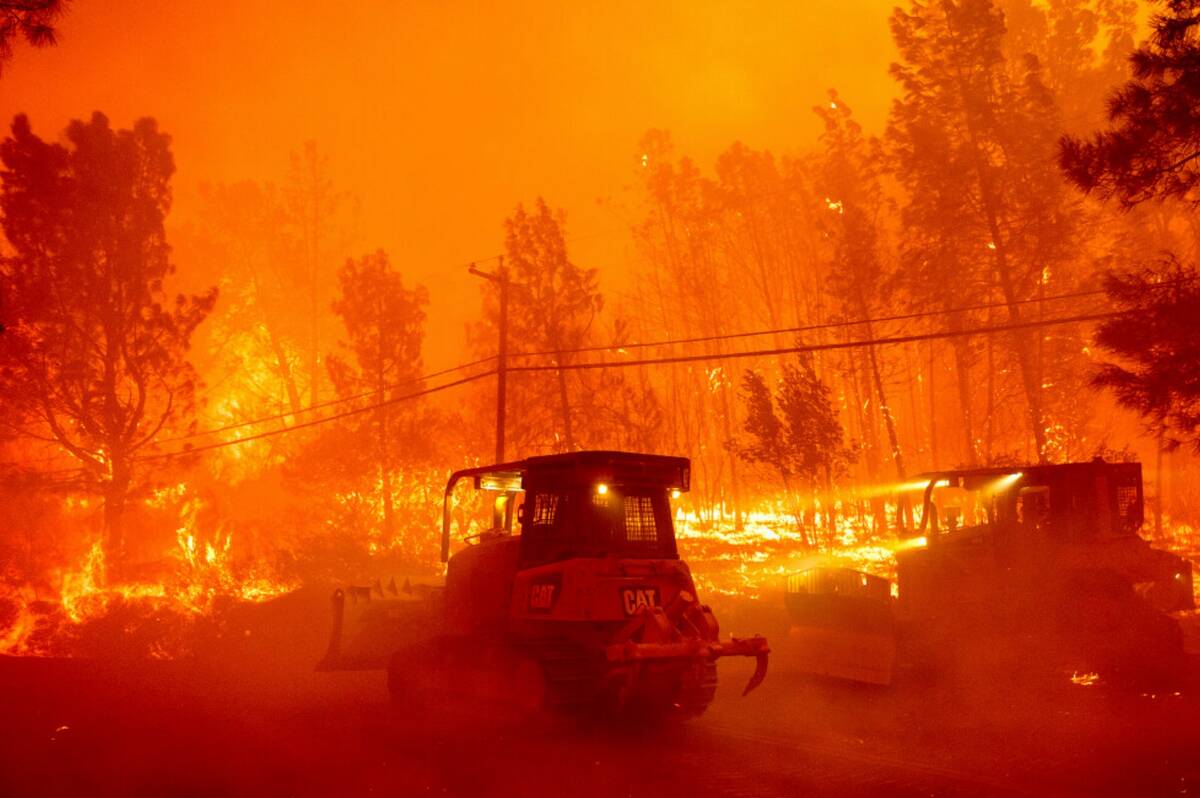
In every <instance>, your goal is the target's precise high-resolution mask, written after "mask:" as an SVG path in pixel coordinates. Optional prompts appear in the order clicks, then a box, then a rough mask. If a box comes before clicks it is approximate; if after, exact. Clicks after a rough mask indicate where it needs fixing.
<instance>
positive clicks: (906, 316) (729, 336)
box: [509, 288, 1105, 357]
mask: <svg viewBox="0 0 1200 798" xmlns="http://www.w3.org/2000/svg"><path fill="white" fill-rule="evenodd" d="M1103 293H1105V291H1104V289H1103V288H1096V289H1092V290H1088V291H1075V292H1072V293H1067V294H1054V295H1051V296H1045V297H1037V298H1032V299H1018V300H1014V301H1012V302H989V303H986V304H980V305H966V306H964V307H961V308H951V309H947V310H926V311H921V312H914V313H902V314H898V315H895V316H880V317H878V318H868V319H847V320H843V321H830V322H822V323H820V324H807V325H803V326H799V327H781V328H778V329H772V330H751V331H747V332H737V333H723V334H718V335H701V336H696V337H693V338H672V339H666V340H661V341H644V342H640V343H629V344H617V345H608V346H584V347H579V348H576V349H561V350H560V349H547V350H543V351H539V352H510V353H509V356H510V357H542V356H546V355H573V354H580V353H584V352H615V351H617V350H621V349H645V348H648V347H657V346H671V345H674V344H696V343H705V342H708V341H732V340H736V339H740V338H757V337H761V336H764V335H781V334H783V333H797V332H811V331H813V330H827V329H834V328H839V327H859V326H862V325H865V324H884V323H887V322H893V321H909V320H912V319H922V318H929V317H932V316H948V315H950V314H953V313H963V312H966V311H972V310H988V309H992V308H1005V307H1009V306H1010V305H1028V304H1031V303H1034V302H1051V301H1055V300H1059V299H1075V298H1078V297H1085V296H1095V295H1097V294H1103Z"/></svg>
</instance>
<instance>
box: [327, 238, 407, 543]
mask: <svg viewBox="0 0 1200 798" xmlns="http://www.w3.org/2000/svg"><path fill="white" fill-rule="evenodd" d="M338 282H339V284H340V286H341V296H340V297H339V298H338V299H337V300H336V301H335V302H334V303H333V311H334V313H336V314H337V315H338V316H340V317H341V319H342V323H343V324H344V325H345V327H346V333H347V335H348V340H347V341H344V342H343V343H342V348H343V349H344V350H345V351H346V352H347V353H348V354H349V355H351V357H352V360H348V359H346V358H344V357H342V356H339V355H331V356H330V357H329V358H328V365H329V376H330V379H331V380H332V381H333V385H334V388H335V389H336V390H337V393H338V395H339V396H341V397H349V396H363V395H367V396H369V397H370V398H371V399H372V400H373V401H374V402H375V403H377V404H382V403H384V402H387V401H389V400H394V399H396V398H397V397H400V396H404V395H406V394H411V393H413V392H415V391H417V390H418V389H419V388H420V381H419V377H420V373H421V342H422V340H423V338H424V336H425V329H424V327H425V306H426V305H427V304H429V294H428V292H427V291H426V290H425V287H424V286H420V285H418V286H416V287H414V288H405V286H404V279H403V277H402V276H401V275H400V273H399V272H398V271H396V270H395V269H393V268H392V266H391V263H390V262H389V261H388V256H387V253H386V252H384V251H383V250H379V251H377V252H375V253H374V254H371V255H364V256H363V257H361V258H359V259H358V260H354V259H351V260H347V261H346V263H345V265H344V266H342V268H341V270H340V271H339V272H338ZM403 407H404V406H400V409H399V410H398V409H397V407H395V406H383V407H379V408H377V409H376V410H375V411H374V413H373V423H372V424H371V425H370V426H369V427H368V428H366V429H364V430H362V432H366V431H368V430H369V432H370V433H371V434H373V436H374V439H375V440H374V445H369V444H368V445H366V446H364V447H363V451H370V450H371V449H374V450H375V452H376V458H375V459H376V464H377V469H378V473H379V482H380V492H381V495H382V499H383V527H384V533H385V535H386V536H387V537H388V539H389V540H390V539H391V538H393V537H394V536H395V533H396V527H395V518H394V507H393V496H392V472H393V470H394V468H395V465H396V459H397V458H396V454H397V452H398V451H401V450H404V449H412V448H414V447H417V446H419V445H420V442H421V441H422V440H425V439H426V436H424V435H421V434H420V431H419V430H418V429H417V427H416V425H415V424H413V423H412V420H413V418H414V414H413V413H412V412H403ZM398 415H402V417H403V419H404V420H406V421H407V422H408V423H406V424H403V425H402V429H400V430H397V429H396V424H397V421H398V419H397V416H398ZM396 432H399V434H397V435H393V433H396ZM410 459H411V458H410Z"/></svg>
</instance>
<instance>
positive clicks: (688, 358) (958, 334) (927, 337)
mask: <svg viewBox="0 0 1200 798" xmlns="http://www.w3.org/2000/svg"><path fill="white" fill-rule="evenodd" d="M1119 315H1121V311H1110V312H1108V313H1089V314H1084V315H1079V316H1067V317H1064V318H1058V319H1043V320H1039V321H1026V322H1017V323H1013V324H999V325H992V326H986V327H973V328H969V329H965V330H944V331H942V332H935V333H918V334H914V335H899V336H893V337H890V338H871V339H866V340H859V341H845V342H841V343H831V344H806V345H802V346H784V347H776V348H773V349H755V350H750V351H747V352H725V353H721V354H704V355H675V356H671V357H648V358H641V359H639V360H615V361H614V360H601V361H594V362H591V363H566V364H563V365H561V366H556V365H548V366H509V367H508V370H509V371H577V370H581V369H604V368H624V367H628V366H657V365H664V364H668V363H695V362H699V361H703V360H734V359H738V358H745V357H770V356H772V355H788V354H794V353H797V352H823V351H828V350H831V349H856V348H858V347H864V346H889V345H892V344H906V343H913V342H916V341H932V340H937V339H944V338H964V337H968V336H972V335H984V334H990V333H997V332H1012V331H1016V330H1025V329H1031V328H1034V327H1053V326H1056V325H1060V324H1075V323H1079V322H1085V321H1099V320H1100V319H1110V318H1113V317H1115V316H1119Z"/></svg>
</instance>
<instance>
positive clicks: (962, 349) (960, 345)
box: [953, 338, 978, 466]
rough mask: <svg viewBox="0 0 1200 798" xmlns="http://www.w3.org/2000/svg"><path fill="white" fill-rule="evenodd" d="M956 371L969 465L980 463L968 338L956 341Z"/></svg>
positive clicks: (956, 339)
mask: <svg viewBox="0 0 1200 798" xmlns="http://www.w3.org/2000/svg"><path fill="white" fill-rule="evenodd" d="M953 346H954V371H955V373H956V376H957V377H958V403H959V407H960V408H961V409H962V419H963V438H964V440H965V442H966V445H967V465H968V466H974V465H975V464H976V463H977V462H978V457H977V456H976V453H975V418H974V413H973V412H972V410H971V351H970V343H969V341H968V339H966V338H955V339H954V344H953Z"/></svg>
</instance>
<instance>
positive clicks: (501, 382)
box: [467, 256, 512, 463]
mask: <svg viewBox="0 0 1200 798" xmlns="http://www.w3.org/2000/svg"><path fill="white" fill-rule="evenodd" d="M467 271H469V272H470V273H471V274H473V275H475V276H476V277H482V278H483V279H485V280H490V281H491V282H493V283H495V284H496V285H498V286H499V287H500V343H499V345H498V346H497V348H496V352H497V355H496V462H497V463H503V462H504V415H505V397H506V394H507V389H508V289H509V287H510V286H511V285H512V283H511V281H510V280H509V279H508V273H507V272H505V271H504V257H503V256H501V257H500V265H499V266H498V267H497V268H496V271H495V272H485V271H483V270H481V269H477V268H475V264H474V263H472V264H471V265H470V266H469V267H467Z"/></svg>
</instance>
